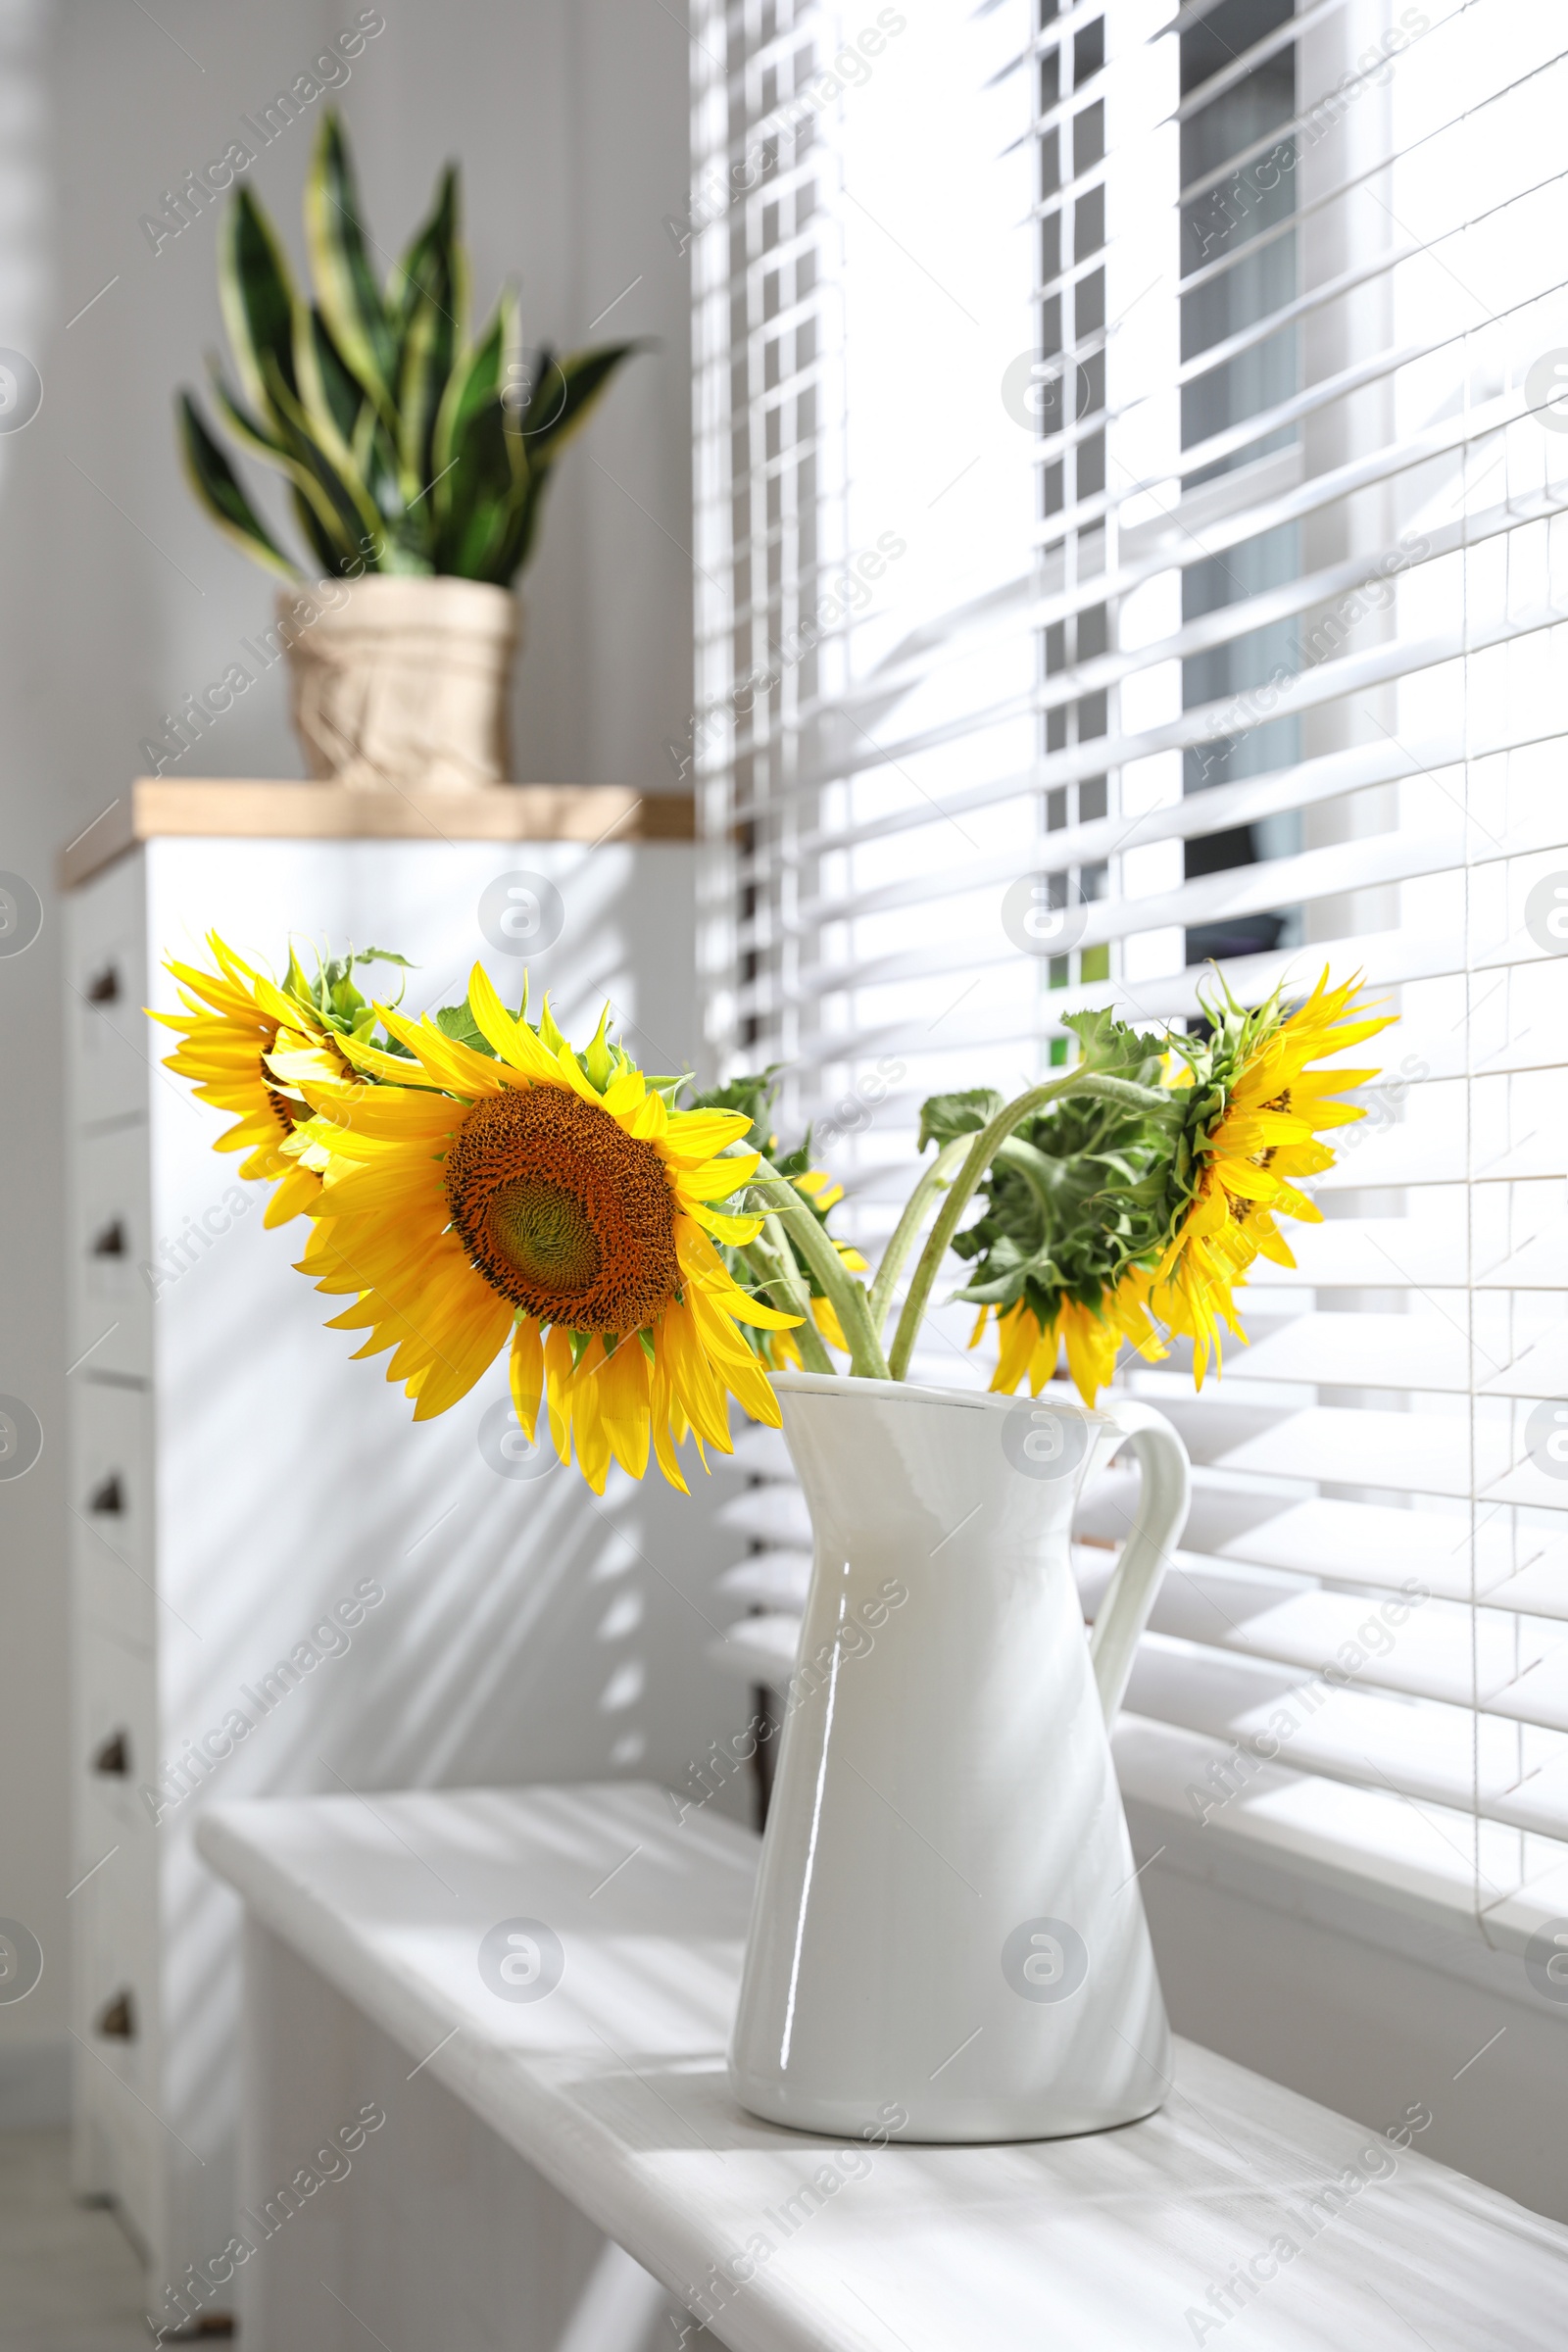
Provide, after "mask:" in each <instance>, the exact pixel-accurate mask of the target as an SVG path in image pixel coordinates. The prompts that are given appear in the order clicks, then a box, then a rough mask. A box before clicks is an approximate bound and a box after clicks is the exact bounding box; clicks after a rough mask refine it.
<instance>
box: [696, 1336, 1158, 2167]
mask: <svg viewBox="0 0 1568 2352" xmlns="http://www.w3.org/2000/svg"><path fill="white" fill-rule="evenodd" d="M773 1385H774V1387H775V1388H776V1390H777V1391H778V1394H779V1398H780V1402H781V1404H782V1406H783V1414H784V1435H785V1438H786V1440H787V1441H788V1444H789V1448H790V1453H791V1455H792V1457H793V1459H794V1462H795V1467H796V1469H797V1471H798V1472H799V1474H800V1479H801V1484H802V1486H803V1487H804V1488H805V1491H806V1498H807V1502H808V1505H809V1509H810V1514H811V1524H812V1529H813V1531H814V1535H815V1556H814V1561H813V1565H812V1571H811V1586H810V1593H809V1599H808V1602H807V1611H806V1623H805V1630H804V1633H803V1635H802V1641H801V1652H800V1663H799V1666H798V1669H797V1672H796V1675H795V1677H794V1680H793V1681H792V1683H791V1685H790V1688H789V1693H788V1696H787V1698H786V1700H785V1702H784V1728H783V1738H782V1745H781V1748H780V1753H779V1759H778V1770H777V1777H776V1779H775V1782H774V1785H773V1793H772V1801H771V1805H770V1809H769V1813H768V1822H767V1832H766V1836H765V1838H764V1839H763V1844H762V1859H761V1869H760V1875H759V1879H758V1887H757V1895H756V1903H755V1908H754V1911H753V1915H752V1926H751V1934H750V1937H749V1940H748V1945H747V1954H746V1970H745V1977H744V1981H743V1984H742V1988H741V1998H740V2006H739V2010H738V2012H737V2016H736V2023H735V2034H734V2039H733V2042H732V2044H731V2048H730V2076H731V2081H732V2083H733V2086H734V2089H735V2093H736V2096H737V2097H738V2098H739V2100H740V2101H741V2104H742V2105H743V2106H745V2107H747V2108H749V2109H750V2110H751V2112H752V2113H753V2114H754V2115H760V2116H762V2117H764V2118H765V2119H766V2120H767V2121H768V2122H769V2123H775V2124H788V2125H794V2126H795V2127H797V2128H798V2129H801V2130H806V2131H821V2132H830V2133H833V2134H834V2135H836V2136H843V2135H848V2134H851V2133H860V2134H864V2135H866V2136H871V2135H873V2134H878V2133H879V2134H880V2135H881V2136H882V2137H883V2138H885V2137H886V2136H887V2134H888V2132H889V2131H897V2132H899V2133H901V2134H902V2135H903V2136H906V2137H907V2138H910V2139H927V2140H957V2141H966V2140H967V2141H987V2140H1004V2139H1037V2138H1052V2137H1056V2136H1059V2135H1062V2134H1066V2133H1072V2132H1080V2131H1102V2130H1103V2129H1105V2128H1106V2127H1107V2126H1109V2125H1113V2124H1123V2123H1130V2122H1132V2121H1134V2120H1135V2119H1136V2118H1138V2117H1140V2116H1144V2115H1149V2114H1151V2113H1152V2111H1153V2110H1154V2109H1155V2108H1156V2107H1157V2106H1159V2104H1160V2103H1161V2101H1162V2100H1163V2098H1164V2097H1165V2095H1166V2091H1167V2089H1168V2087H1169V2078H1170V2057H1169V2046H1168V2037H1167V2029H1166V2024H1165V2011H1164V2006H1163V2003H1162V2001H1161V1998H1160V1991H1159V1981H1158V1978H1157V1976H1156V1974H1155V1970H1154V1959H1153V1953H1152V1949H1151V1946H1150V1940H1149V1930H1148V1927H1147V1925H1146V1923H1145V1919H1144V1909H1143V1900H1142V1896H1141V1893H1140V1890H1139V1885H1138V1880H1137V1875H1136V1865H1135V1863H1134V1861H1133V1856H1132V1849H1131V1846H1130V1843H1129V1840H1128V1836H1127V1825H1126V1822H1125V1820H1124V1818H1123V1815H1122V1806H1121V1797H1120V1793H1119V1791H1118V1789H1117V1786H1116V1776H1115V1770H1114V1767H1113V1764H1112V1761H1111V1754H1110V1744H1109V1740H1108V1738H1107V1733H1106V1724H1107V1721H1108V1719H1109V1717H1110V1716H1112V1715H1113V1714H1114V1712H1115V1709H1116V1707H1117V1706H1118V1705H1119V1703H1120V1700H1121V1694H1122V1691H1123V1689H1124V1687H1125V1684H1126V1679H1127V1674H1128V1672H1129V1671H1130V1668H1131V1664H1132V1657H1133V1652H1134V1650H1135V1648H1136V1646H1137V1642H1138V1637H1139V1635H1140V1634H1141V1633H1142V1631H1143V1627H1144V1624H1145V1622H1146V1621H1147V1618H1148V1614H1149V1610H1150V1607H1151V1606H1152V1601H1153V1596H1154V1592H1155V1589H1156V1588H1157V1586H1158V1583H1159V1578H1160V1575H1161V1572H1162V1570H1163V1567H1164V1563H1165V1560H1166V1558H1167V1557H1168V1555H1169V1551H1170V1547H1171V1545H1172V1544H1175V1543H1176V1541H1177V1540H1178V1538H1179V1536H1180V1533H1181V1529H1182V1527H1183V1525H1184V1524H1185V1521H1186V1516H1187V1501H1188V1471H1187V1456H1186V1454H1185V1452H1184V1450H1183V1448H1182V1445H1181V1441H1180V1439H1179V1438H1178V1437H1177V1435H1176V1433H1175V1431H1174V1430H1173V1429H1171V1427H1170V1426H1169V1424H1168V1423H1167V1422H1165V1421H1162V1420H1161V1419H1160V1417H1159V1415H1158V1414H1157V1413H1153V1412H1152V1411H1150V1410H1149V1408H1148V1407H1147V1406H1143V1405H1140V1404H1136V1403H1132V1402H1130V1401H1128V1402H1126V1403H1124V1404H1123V1403H1119V1404H1118V1407H1117V1410H1116V1412H1115V1413H1114V1414H1111V1413H1107V1412H1086V1411H1085V1410H1084V1409H1083V1408H1082V1407H1081V1406H1078V1405H1075V1404H1067V1403H1064V1402H1060V1401H1058V1400H1057V1398H1056V1397H1054V1395H1053V1396H1046V1397H1039V1398H1036V1399H1033V1400H1031V1399H1030V1398H1028V1397H1022V1398H1010V1397H990V1396H980V1395H975V1394H971V1393H968V1392H958V1391H948V1390H935V1389H919V1388H913V1387H909V1386H907V1385H905V1384H903V1383H899V1382H890V1381H872V1380H853V1379H842V1378H828V1377H825V1376H823V1375H821V1374H816V1373H806V1372H781V1373H777V1374H775V1375H774V1383H773ZM1124 1441H1126V1442H1128V1443H1130V1444H1131V1446H1133V1449H1134V1451H1135V1452H1136V1454H1137V1456H1138V1459H1139V1464H1140V1468H1141V1470H1142V1472H1143V1493H1142V1499H1141V1507H1140V1511H1139V1516H1138V1523H1137V1525H1136V1526H1135V1528H1134V1529H1133V1530H1132V1532H1131V1534H1130V1535H1129V1537H1128V1539H1127V1542H1126V1544H1125V1545H1124V1546H1123V1550H1122V1556H1121V1560H1120V1562H1119V1564H1118V1567H1117V1570H1116V1574H1115V1576H1114V1577H1113V1579H1112V1581H1111V1585H1110V1589H1109V1591H1108V1592H1107V1593H1106V1596H1105V1600H1104V1602H1103V1606H1102V1608H1101V1612H1100V1617H1099V1620H1098V1622H1097V1625H1096V1628H1095V1637H1094V1642H1093V1644H1091V1643H1090V1642H1086V1641H1085V1639H1084V1626H1083V1617H1082V1612H1081V1609H1080V1606H1079V1600H1078V1593H1077V1588H1076V1585H1075V1584H1074V1581H1073V1575H1072V1566H1071V1561H1070V1557H1069V1551H1068V1532H1069V1527H1070V1523H1071V1519H1072V1512H1073V1505H1074V1502H1075V1500H1076V1497H1077V1494H1078V1490H1079V1488H1080V1486H1081V1485H1082V1482H1083V1479H1084V1476H1085V1474H1086V1472H1087V1471H1088V1469H1089V1467H1090V1465H1091V1463H1093V1462H1095V1461H1096V1460H1100V1461H1103V1460H1105V1459H1107V1458H1108V1457H1109V1454H1110V1453H1111V1452H1113V1451H1114V1450H1115V1449H1116V1447H1117V1446H1120V1445H1121V1444H1122V1443H1123V1442H1124Z"/></svg>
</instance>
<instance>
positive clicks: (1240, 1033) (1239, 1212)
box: [1151, 969, 1396, 1388]
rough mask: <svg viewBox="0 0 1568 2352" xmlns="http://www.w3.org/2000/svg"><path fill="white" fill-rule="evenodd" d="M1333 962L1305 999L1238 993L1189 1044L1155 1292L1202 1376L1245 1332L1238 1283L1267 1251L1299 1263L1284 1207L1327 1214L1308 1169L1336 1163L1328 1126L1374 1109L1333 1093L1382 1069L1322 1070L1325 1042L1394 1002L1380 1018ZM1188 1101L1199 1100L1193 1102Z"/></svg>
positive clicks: (1358, 1039) (1371, 1027)
mask: <svg viewBox="0 0 1568 2352" xmlns="http://www.w3.org/2000/svg"><path fill="white" fill-rule="evenodd" d="M1328 979H1329V976H1328V972H1327V970H1326V969H1325V971H1324V972H1323V975H1322V977H1321V978H1320V979H1319V981H1318V983H1317V986H1316V987H1315V988H1314V989H1313V991H1312V994H1311V995H1310V997H1308V998H1307V1000H1306V1001H1305V1003H1304V1004H1302V1005H1298V1007H1297V1008H1296V1010H1295V1011H1294V1012H1291V1013H1286V1012H1284V1011H1283V1010H1282V1008H1281V1005H1280V1001H1279V998H1278V995H1277V994H1276V996H1274V997H1272V998H1271V999H1270V1000H1269V1002H1268V1004H1266V1005H1263V1006H1261V1007H1260V1008H1259V1009H1258V1010H1257V1011H1255V1012H1251V1013H1244V1012H1243V1011H1242V1009H1241V1007H1240V1006H1239V1005H1236V1004H1235V1003H1234V1002H1230V1003H1229V1004H1228V1006H1227V1009H1226V1010H1225V1012H1224V1013H1223V1014H1221V1015H1220V1016H1219V1017H1218V1018H1217V1020H1216V1025H1215V1029H1214V1034H1213V1037H1212V1039H1211V1040H1210V1041H1209V1043H1208V1044H1206V1045H1205V1046H1203V1047H1200V1048H1190V1049H1188V1058H1189V1063H1190V1067H1191V1071H1192V1083H1191V1086H1190V1088H1189V1089H1187V1090H1184V1093H1183V1095H1182V1098H1181V1100H1182V1103H1183V1108H1184V1111H1186V1112H1187V1126H1186V1131H1185V1134H1184V1137H1183V1139H1182V1143H1183V1146H1184V1147H1185V1148H1179V1149H1178V1152H1177V1156H1176V1158H1175V1160H1174V1162H1173V1163H1172V1164H1173V1179H1174V1183H1175V1190H1176V1194H1177V1200H1176V1204H1175V1207H1174V1209H1173V1212H1172V1217H1171V1223H1170V1230H1169V1238H1168V1240H1167V1241H1166V1244H1165V1247H1164V1250H1163V1252H1162V1254H1161V1256H1160V1259H1159V1262H1158V1264H1157V1266H1156V1267H1155V1269H1154V1276H1153V1289H1152V1293H1151V1302H1152V1306H1153V1310H1154V1312H1155V1313H1156V1314H1157V1315H1158V1316H1159V1318H1160V1320H1161V1321H1162V1322H1163V1323H1165V1324H1166V1325H1167V1326H1168V1328H1169V1329H1170V1330H1171V1331H1172V1332H1173V1333H1180V1334H1182V1335H1183V1336H1185V1337H1187V1338H1189V1339H1191V1341H1192V1342H1193V1371H1194V1377H1195V1379H1196V1381H1197V1384H1198V1386H1199V1387H1200V1388H1201V1387H1202V1385H1203V1374H1204V1372H1205V1370H1206V1369H1207V1364H1208V1357H1209V1352H1210V1350H1212V1352H1213V1356H1214V1361H1215V1364H1216V1365H1218V1364H1219V1362H1220V1337H1219V1326H1220V1324H1221V1322H1224V1323H1225V1324H1226V1325H1227V1326H1228V1327H1229V1329H1230V1330H1231V1331H1233V1332H1234V1333H1235V1334H1236V1336H1237V1338H1238V1339H1243V1340H1245V1338H1246V1336H1247V1335H1246V1333H1245V1332H1244V1331H1243V1329H1242V1326H1241V1324H1240V1322H1239V1321H1238V1319H1237V1313H1236V1302H1235V1299H1233V1297H1232V1290H1233V1288H1234V1286H1235V1285H1236V1284H1237V1283H1238V1282H1241V1281H1243V1280H1245V1278H1246V1276H1247V1273H1248V1270H1249V1268H1250V1266H1251V1265H1252V1264H1253V1263H1254V1261H1255V1260H1256V1259H1257V1258H1258V1257H1260V1256H1261V1257H1266V1258H1269V1259H1271V1260H1272V1261H1273V1263H1274V1264H1276V1265H1281V1266H1294V1265H1295V1263H1296V1260H1295V1258H1294V1257H1293V1256H1292V1254H1291V1251H1290V1250H1289V1248H1288V1246H1287V1244H1286V1242H1285V1239H1284V1237H1283V1235H1282V1234H1281V1233H1280V1231H1279V1228H1278V1226H1277V1225H1276V1224H1275V1222H1274V1219H1275V1216H1276V1214H1283V1215H1285V1216H1289V1217H1296V1218H1299V1219H1303V1220H1305V1221H1307V1222H1309V1223H1313V1224H1321V1222H1322V1216H1323V1212H1322V1210H1321V1209H1320V1208H1318V1207H1317V1206H1316V1204H1315V1203H1314V1202H1313V1201H1310V1200H1308V1198H1307V1197H1306V1195H1305V1194H1304V1193H1302V1192H1301V1191H1300V1190H1299V1186H1298V1179H1299V1178H1301V1177H1303V1176H1314V1175H1317V1174H1319V1173H1321V1171H1322V1170H1323V1169H1324V1168H1327V1167H1332V1165H1333V1163H1334V1153H1333V1152H1332V1151H1331V1150H1330V1149H1329V1147H1328V1145H1327V1144H1323V1143H1319V1142H1318V1140H1317V1131H1318V1130H1319V1129H1322V1128H1333V1127H1346V1126H1348V1125H1349V1124H1350V1123H1351V1121H1352V1120H1355V1119H1359V1118H1363V1117H1364V1116H1365V1115H1366V1114H1365V1112H1364V1111H1363V1110H1362V1109H1361V1108H1360V1107H1359V1106H1358V1105H1357V1104H1355V1103H1339V1102H1335V1101H1334V1100H1333V1098H1334V1097H1335V1096H1336V1095H1341V1094H1344V1093H1346V1092H1348V1090H1349V1089H1350V1088H1352V1087H1356V1086H1361V1085H1364V1084H1365V1083H1366V1081H1367V1080H1368V1079H1370V1078H1375V1077H1376V1075H1377V1072H1376V1071H1375V1070H1348V1069H1333V1070H1313V1069H1309V1068H1308V1066H1307V1065H1308V1064H1309V1063H1311V1062H1314V1061H1320V1060H1322V1059H1323V1057H1324V1055H1325V1054H1342V1053H1344V1052H1345V1051H1346V1050H1347V1049H1348V1047H1351V1046H1357V1045H1359V1044H1361V1043H1362V1041H1363V1040H1364V1039H1366V1038H1369V1037H1375V1036H1376V1035H1377V1034H1378V1032H1379V1031H1380V1030H1382V1029H1387V1028H1388V1027H1390V1025H1391V1023H1392V1022H1393V1020H1394V1018H1395V1017H1396V1016H1394V1015H1393V1014H1385V1015H1384V1016H1382V1017H1381V1018H1376V1017H1374V1018H1370V1019H1369V1018H1368V1017H1367V1007H1366V1006H1365V1005H1364V1004H1362V1003H1361V1002H1359V1001H1358V999H1359V991H1360V986H1361V982H1360V975H1359V974H1357V975H1356V976H1355V977H1354V978H1352V979H1350V980H1348V981H1346V982H1345V983H1344V985H1343V986H1342V987H1339V988H1336V989H1331V988H1330V987H1329V984H1328ZM1188 1105H1191V1107H1190V1109H1189V1108H1188Z"/></svg>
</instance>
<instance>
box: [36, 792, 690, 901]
mask: <svg viewBox="0 0 1568 2352" xmlns="http://www.w3.org/2000/svg"><path fill="white" fill-rule="evenodd" d="M695 831H696V823H695V811H694V805H693V801H692V797H691V795H690V793H686V792H669V793H640V792H634V791H633V790H632V789H631V788H630V786H629V785H624V784H500V785H495V786H493V787H491V788H489V789H487V790H482V791H481V790H476V791H471V792H403V791H399V790H397V789H396V788H395V787H391V786H388V787H386V788H384V789H383V788H380V787H377V788H375V789H373V790H362V789H359V788H353V789H351V788H349V787H348V786H345V785H342V784H300V783H270V782H265V781H262V780H260V779H253V778H249V777H247V778H241V779H237V780H234V781H230V780H228V779H226V778H219V777H214V776H191V777H181V778H180V779H179V780H178V781H177V782H176V781H175V780H174V779H173V778H172V777H167V776H138V777H137V779H136V781H135V782H134V783H133V784H132V785H130V786H129V788H128V789H127V790H126V791H125V792H123V793H122V794H121V796H120V797H119V799H117V800H115V801H113V802H111V804H110V806H109V807H108V808H107V809H104V811H103V813H102V814H101V815H100V816H96V817H95V818H94V819H93V821H92V823H91V824H90V825H89V826H87V828H86V830H85V831H84V832H81V833H78V834H77V836H76V838H75V840H74V841H73V842H71V843H69V844H68V845H67V847H66V848H65V849H64V850H63V851H62V852H61V856H60V883H61V887H62V889H65V890H71V889H73V888H74V887H75V886H76V885H77V884H78V883H81V882H85V881H87V880H88V879H89V878H90V877H91V876H92V875H93V874H96V873H99V872H101V870H102V869H103V867H104V866H106V865H109V864H110V863H112V862H113V860H114V859H115V858H123V856H124V854H125V852H126V851H127V850H130V849H133V848H134V847H135V845H136V844H137V842H139V841H154V840H158V839H168V838H170V837H175V836H177V837H183V838H204V837H205V838H210V839H215V840H256V841H261V840H281V841H580V842H586V843H588V844H590V845H593V844H597V843H599V842H601V841H612V840H613V841H616V842H624V841H691V840H692V839H693V838H694V836H695Z"/></svg>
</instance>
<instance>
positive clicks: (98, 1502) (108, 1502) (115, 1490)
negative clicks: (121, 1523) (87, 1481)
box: [87, 1470, 125, 1518]
mask: <svg viewBox="0 0 1568 2352" xmlns="http://www.w3.org/2000/svg"><path fill="white" fill-rule="evenodd" d="M87 1508H88V1510H89V1511H98V1512H104V1511H112V1512H114V1514H115V1515H116V1517H117V1518H118V1517H121V1516H123V1512H124V1508H125V1490H124V1487H123V1484H122V1483H121V1477H120V1472H119V1471H118V1470H111V1471H110V1473H109V1476H108V1477H107V1478H106V1479H103V1480H102V1481H101V1482H100V1483H99V1484H98V1485H97V1486H96V1487H94V1489H93V1491H92V1493H91V1494H90V1495H88V1497H87Z"/></svg>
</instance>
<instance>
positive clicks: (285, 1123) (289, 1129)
mask: <svg viewBox="0 0 1568 2352" xmlns="http://www.w3.org/2000/svg"><path fill="white" fill-rule="evenodd" d="M267 1100H268V1103H269V1106H270V1110H271V1113H272V1116H273V1118H274V1119H275V1120H276V1121H277V1123H278V1125H279V1126H280V1127H281V1128H282V1130H283V1133H284V1134H285V1135H292V1134H293V1132H294V1105H293V1103H290V1101H289V1099H288V1097H287V1096H286V1095H280V1094H279V1093H278V1091H277V1089H276V1087H275V1086H270V1087H268V1089H267Z"/></svg>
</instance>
